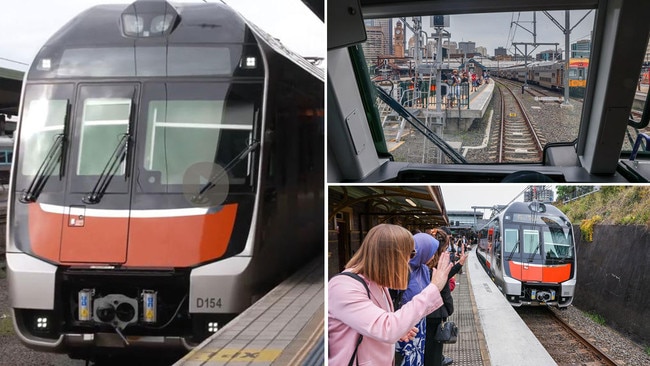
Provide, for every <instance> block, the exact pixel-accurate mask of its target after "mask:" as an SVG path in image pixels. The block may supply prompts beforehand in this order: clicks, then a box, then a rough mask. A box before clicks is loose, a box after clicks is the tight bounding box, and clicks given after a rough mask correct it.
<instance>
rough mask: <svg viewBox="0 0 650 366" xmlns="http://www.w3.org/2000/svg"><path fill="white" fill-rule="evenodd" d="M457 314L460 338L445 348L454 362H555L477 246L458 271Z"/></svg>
mask: <svg viewBox="0 0 650 366" xmlns="http://www.w3.org/2000/svg"><path fill="white" fill-rule="evenodd" d="M456 283H457V285H456V289H454V291H452V296H453V298H454V314H452V316H451V317H450V319H449V320H451V321H454V322H455V323H456V325H457V326H458V332H459V333H458V342H457V343H455V344H446V345H445V346H444V349H443V352H444V355H445V356H446V357H451V358H453V359H454V363H453V364H452V365H454V366H475V365H484V366H488V365H500V366H501V365H505V366H508V365H513V366H514V365H555V364H556V363H555V361H554V360H553V358H551V356H550V355H549V354H548V352H547V351H546V350H545V349H544V347H543V346H542V344H541V343H540V342H539V341H538V340H537V338H536V337H535V336H534V335H533V333H532V332H531V331H530V329H528V327H527V326H526V324H524V322H523V321H522V320H521V318H520V317H519V315H518V314H517V313H516V312H515V310H514V308H513V307H512V306H511V305H510V304H509V303H508V301H507V300H506V299H505V297H504V296H503V295H502V294H501V292H500V291H499V289H498V288H497V287H496V285H495V284H494V282H493V281H492V280H491V279H490V277H489V276H488V275H487V273H485V270H484V269H483V267H482V266H481V264H480V263H479V261H478V258H477V257H476V248H474V249H473V250H472V251H471V252H470V253H469V257H468V260H467V263H465V266H464V267H463V274H457V275H456Z"/></svg>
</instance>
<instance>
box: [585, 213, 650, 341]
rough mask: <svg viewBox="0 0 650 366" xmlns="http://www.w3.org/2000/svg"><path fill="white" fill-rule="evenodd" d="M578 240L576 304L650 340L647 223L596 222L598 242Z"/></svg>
mask: <svg viewBox="0 0 650 366" xmlns="http://www.w3.org/2000/svg"><path fill="white" fill-rule="evenodd" d="M574 230H575V231H574V232H575V233H576V235H575V237H576V241H577V260H578V263H577V267H578V279H577V280H578V283H577V286H576V292H575V299H574V301H573V305H575V306H576V307H578V308H579V309H580V310H582V311H587V312H594V313H596V314H599V315H601V316H603V317H604V318H605V320H606V322H607V324H608V325H609V326H610V327H612V328H614V329H616V330H618V331H619V332H621V333H622V334H625V335H628V336H631V337H632V338H634V339H635V340H637V341H639V342H642V343H645V344H647V343H649V342H650V230H649V229H648V227H647V226H632V225H625V226H624V225H597V226H595V227H594V236H593V239H594V240H593V242H587V241H585V240H584V239H583V238H582V235H581V233H580V227H579V226H574Z"/></svg>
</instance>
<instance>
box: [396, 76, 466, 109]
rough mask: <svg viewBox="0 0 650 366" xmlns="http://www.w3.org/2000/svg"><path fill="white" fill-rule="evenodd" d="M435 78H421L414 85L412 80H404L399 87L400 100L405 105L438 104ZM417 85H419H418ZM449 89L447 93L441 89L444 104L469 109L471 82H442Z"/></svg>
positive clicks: (429, 107) (448, 106) (426, 105)
mask: <svg viewBox="0 0 650 366" xmlns="http://www.w3.org/2000/svg"><path fill="white" fill-rule="evenodd" d="M433 81H434V80H427V81H425V80H421V81H419V82H417V83H416V84H417V85H414V83H413V82H412V81H402V82H400V83H399V85H398V87H397V91H398V95H399V99H398V100H399V102H400V104H401V105H402V106H404V107H409V108H411V107H415V108H418V107H419V108H427V109H432V108H434V107H435V106H436V102H437V99H436V85H435V84H433V83H432V82H433ZM416 86H417V87H416ZM441 87H444V88H445V89H446V90H447V93H446V95H444V94H443V93H442V92H443V91H444V90H441V96H442V101H441V103H442V105H446V106H447V108H458V109H461V108H465V109H469V96H470V84H469V83H460V84H457V85H448V84H442V85H441Z"/></svg>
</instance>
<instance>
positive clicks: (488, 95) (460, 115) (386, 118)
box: [380, 82, 494, 151]
mask: <svg viewBox="0 0 650 366" xmlns="http://www.w3.org/2000/svg"><path fill="white" fill-rule="evenodd" d="M493 93H494V82H490V83H489V84H484V85H481V86H480V87H479V88H478V90H476V91H475V92H472V93H470V95H469V108H468V107H467V106H461V107H460V108H459V107H458V106H457V105H455V106H454V107H449V108H448V107H447V106H446V105H445V103H442V105H441V111H440V112H438V111H437V110H436V104H435V102H432V103H429V104H428V105H427V106H426V107H424V106H418V107H407V108H406V109H407V110H408V111H409V112H410V113H411V114H413V115H414V116H415V117H417V118H418V119H419V120H420V121H422V122H423V123H425V124H427V125H428V126H429V128H432V129H433V130H434V132H436V133H440V132H439V131H438V130H437V129H436V127H435V122H432V121H435V120H436V118H438V119H439V118H444V119H445V120H447V121H448V123H446V125H445V126H441V127H442V128H443V129H451V130H467V129H469V127H470V126H471V125H472V122H473V121H474V119H476V118H483V116H484V115H485V113H486V111H487V108H488V106H489V104H490V101H491V100H492V94H493ZM380 115H381V118H382V127H383V130H384V136H385V138H386V144H387V147H388V150H389V151H393V150H395V149H397V148H398V147H399V146H401V144H403V143H404V140H403V139H402V138H403V137H404V136H406V135H408V134H409V133H412V132H413V129H412V128H411V126H410V125H409V124H408V123H406V122H405V121H404V120H403V119H401V118H399V116H398V114H397V112H395V111H392V110H389V109H388V108H385V107H384V108H380ZM450 119H455V120H456V122H454V123H449V120H450Z"/></svg>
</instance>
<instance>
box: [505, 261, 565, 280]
mask: <svg viewBox="0 0 650 366" xmlns="http://www.w3.org/2000/svg"><path fill="white" fill-rule="evenodd" d="M508 265H509V268H510V276H511V277H512V278H514V279H516V280H519V281H534V282H544V283H557V282H564V281H567V280H569V278H571V264H569V263H567V264H563V265H559V266H548V265H545V266H542V265H539V264H522V263H518V262H513V261H510V262H508Z"/></svg>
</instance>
